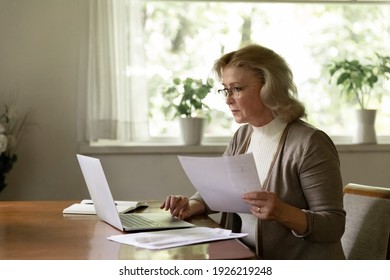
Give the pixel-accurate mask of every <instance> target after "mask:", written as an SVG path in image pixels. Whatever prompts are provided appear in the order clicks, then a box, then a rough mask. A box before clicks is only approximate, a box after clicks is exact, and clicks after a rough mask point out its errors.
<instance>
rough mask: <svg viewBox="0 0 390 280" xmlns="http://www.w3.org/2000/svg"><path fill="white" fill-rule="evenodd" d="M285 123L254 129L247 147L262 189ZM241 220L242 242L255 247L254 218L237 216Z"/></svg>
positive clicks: (242, 215)
mask: <svg viewBox="0 0 390 280" xmlns="http://www.w3.org/2000/svg"><path fill="white" fill-rule="evenodd" d="M286 125H287V123H286V122H283V121H281V120H279V119H273V120H272V121H271V122H270V123H268V124H266V125H264V126H261V127H254V126H252V128H253V134H252V136H251V141H250V144H249V147H248V150H247V151H246V152H247V153H253V156H254V159H255V163H256V169H257V173H258V175H259V179H260V183H261V186H259V190H261V189H262V186H263V183H264V180H265V179H266V177H267V174H268V170H269V168H270V166H271V162H272V160H273V158H274V155H275V153H276V151H277V148H278V144H279V141H280V137H281V136H282V133H283V130H284V128H285V127H286ZM239 215H240V217H241V220H242V227H241V232H243V233H248V235H247V236H246V237H244V238H243V241H244V242H245V243H246V244H247V245H248V246H251V247H253V248H254V247H255V239H256V219H257V218H256V217H255V216H253V215H252V214H244V213H240V214H239Z"/></svg>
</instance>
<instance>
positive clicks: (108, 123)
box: [85, 0, 149, 141]
mask: <svg viewBox="0 0 390 280" xmlns="http://www.w3.org/2000/svg"><path fill="white" fill-rule="evenodd" d="M89 4H90V7H89V8H90V10H89V13H90V15H89V38H88V54H87V60H88V63H87V90H86V91H87V92H86V93H87V97H86V102H85V104H86V114H87V116H86V133H87V140H88V141H95V140H100V139H111V140H120V141H141V140H142V141H144V140H147V139H148V137H149V133H148V98H147V88H146V79H145V72H144V49H143V38H142V34H143V32H142V25H141V4H140V1H139V0H91V1H90V3H89Z"/></svg>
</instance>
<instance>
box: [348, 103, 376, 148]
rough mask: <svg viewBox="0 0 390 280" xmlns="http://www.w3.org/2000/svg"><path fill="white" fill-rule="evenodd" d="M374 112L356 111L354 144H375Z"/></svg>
mask: <svg viewBox="0 0 390 280" xmlns="http://www.w3.org/2000/svg"><path fill="white" fill-rule="evenodd" d="M375 117H376V110H356V131H355V135H354V137H353V143H355V144H376V143H377V140H376V131H375Z"/></svg>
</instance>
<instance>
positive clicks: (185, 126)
mask: <svg viewBox="0 0 390 280" xmlns="http://www.w3.org/2000/svg"><path fill="white" fill-rule="evenodd" d="M204 121H205V120H204V118H180V130H181V138H182V142H183V144H184V145H188V146H195V145H200V143H201V142H202V138H203V127H204Z"/></svg>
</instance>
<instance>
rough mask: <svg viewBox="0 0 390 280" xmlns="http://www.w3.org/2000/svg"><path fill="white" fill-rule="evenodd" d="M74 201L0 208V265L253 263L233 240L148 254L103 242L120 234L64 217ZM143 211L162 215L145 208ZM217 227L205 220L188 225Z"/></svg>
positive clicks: (84, 218)
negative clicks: (19, 262)
mask: <svg viewBox="0 0 390 280" xmlns="http://www.w3.org/2000/svg"><path fill="white" fill-rule="evenodd" d="M75 202H76V201H2V202H0V259H2V260H7V259H8V260H99V259H103V260H113V259H114V260H116V259H133V260H147V259H151V260H153V259H154V260H185V259H194V260H195V259H252V258H254V254H253V253H252V251H251V250H249V248H247V247H246V246H245V245H243V244H242V243H241V242H240V241H238V240H236V239H232V240H225V241H216V242H210V243H202V244H197V245H191V246H182V247H178V248H172V249H166V250H158V251H152V250H147V249H142V248H137V247H134V246H129V245H124V244H120V243H117V242H113V241H109V240H107V237H108V236H111V235H118V234H121V233H122V232H121V231H118V230H117V229H115V228H113V227H112V226H110V225H108V224H106V223H104V222H102V221H100V220H99V218H98V217H97V216H96V215H66V216H65V215H63V214H62V210H63V209H64V208H65V207H67V206H69V205H71V204H72V203H75ZM149 205H150V206H149V207H148V208H146V209H145V210H144V211H146V212H152V211H162V210H160V209H159V208H158V205H157V204H156V203H149ZM190 222H191V223H193V224H195V225H198V226H208V227H218V224H217V223H216V222H215V221H214V220H212V219H211V218H209V217H207V216H199V217H195V218H193V219H191V220H190Z"/></svg>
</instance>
